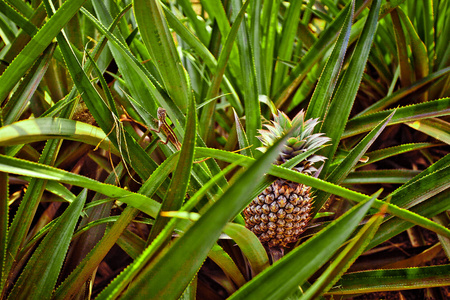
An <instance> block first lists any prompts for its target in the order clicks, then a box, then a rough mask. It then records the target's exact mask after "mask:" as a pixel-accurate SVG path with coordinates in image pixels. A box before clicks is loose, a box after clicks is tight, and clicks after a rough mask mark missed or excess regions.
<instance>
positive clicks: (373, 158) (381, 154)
mask: <svg viewBox="0 0 450 300" xmlns="http://www.w3.org/2000/svg"><path fill="white" fill-rule="evenodd" d="M437 145H438V144H433V143H413V144H403V145H399V146H394V147H389V148H384V149H379V150H375V151H372V152H368V153H366V156H367V157H368V158H369V160H368V161H367V162H365V163H360V164H358V165H356V168H360V167H362V166H365V165H369V164H372V163H374V162H377V161H380V160H383V159H385V158H388V157H392V156H395V155H399V154H402V153H406V152H410V151H416V150H421V149H426V148H429V147H433V146H437Z"/></svg>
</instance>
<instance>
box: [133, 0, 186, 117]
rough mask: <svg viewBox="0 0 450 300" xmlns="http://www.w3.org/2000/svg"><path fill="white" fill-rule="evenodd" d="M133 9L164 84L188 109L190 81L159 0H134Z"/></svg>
mask: <svg viewBox="0 0 450 300" xmlns="http://www.w3.org/2000/svg"><path fill="white" fill-rule="evenodd" d="M133 3H134V5H133V10H134V15H135V18H136V21H137V23H138V24H139V31H140V33H141V36H142V39H143V41H144V43H145V45H146V47H147V50H148V52H149V53H150V56H151V58H152V59H153V60H154V63H155V65H156V67H157V69H158V72H159V73H160V75H161V79H162V80H163V84H164V86H165V87H166V90H167V92H168V93H169V95H170V96H171V98H172V99H173V100H174V101H175V103H176V104H177V105H178V107H179V108H180V109H181V110H182V111H185V110H186V108H187V106H188V101H189V99H188V95H189V94H190V87H189V82H188V81H187V80H186V75H185V70H184V68H183V66H182V65H181V61H180V57H179V55H178V52H177V50H176V47H175V43H174V41H173V38H172V34H171V33H170V30H169V28H168V26H167V22H166V19H165V17H164V13H163V10H162V8H161V4H160V3H159V1H144V0H134V1H133Z"/></svg>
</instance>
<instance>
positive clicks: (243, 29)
mask: <svg viewBox="0 0 450 300" xmlns="http://www.w3.org/2000/svg"><path fill="white" fill-rule="evenodd" d="M248 1H250V0H247V2H248ZM231 6H232V8H233V9H232V14H233V15H234V16H236V15H237V14H236V12H238V11H240V9H241V6H242V5H241V0H232V1H231ZM249 38H250V37H249V33H248V28H247V24H246V23H245V22H241V25H240V28H239V31H238V34H237V40H236V43H237V46H238V49H239V61H240V65H241V74H240V76H242V78H245V79H246V81H245V83H244V84H243V87H242V92H243V97H244V103H245V131H246V133H247V137H248V139H249V142H250V145H251V146H252V148H253V149H255V148H256V147H257V146H258V145H259V144H260V141H259V140H258V139H257V138H256V135H257V130H258V129H261V107H260V105H259V97H258V96H259V90H260V87H258V83H257V82H258V81H257V79H256V69H255V57H254V56H253V51H252V48H251V43H250V41H249Z"/></svg>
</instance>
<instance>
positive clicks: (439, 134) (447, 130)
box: [406, 118, 450, 145]
mask: <svg viewBox="0 0 450 300" xmlns="http://www.w3.org/2000/svg"><path fill="white" fill-rule="evenodd" d="M406 125H408V126H409V127H411V128H414V129H416V130H418V131H420V132H423V133H426V134H428V135H429V136H432V137H434V138H435V139H437V140H440V141H442V142H444V143H446V144H447V145H450V123H448V122H445V121H443V120H441V119H437V118H430V119H424V120H418V121H415V122H406Z"/></svg>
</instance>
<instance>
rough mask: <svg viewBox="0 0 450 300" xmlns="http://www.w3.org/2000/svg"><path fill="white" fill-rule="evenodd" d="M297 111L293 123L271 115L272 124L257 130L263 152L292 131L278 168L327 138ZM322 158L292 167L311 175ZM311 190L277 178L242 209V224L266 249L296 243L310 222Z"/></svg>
mask: <svg viewBox="0 0 450 300" xmlns="http://www.w3.org/2000/svg"><path fill="white" fill-rule="evenodd" d="M304 116H305V114H304V112H303V111H300V112H299V113H298V114H297V115H296V116H295V117H294V118H293V119H292V121H291V120H290V119H289V117H288V116H287V115H286V114H284V113H283V112H280V111H278V115H274V121H272V122H271V124H267V125H265V127H266V130H259V133H260V134H261V136H259V137H258V139H259V140H260V141H261V142H262V143H263V147H260V148H258V149H257V150H260V151H262V152H264V151H265V150H266V149H267V148H268V147H270V146H271V145H272V144H273V143H274V142H275V141H276V140H277V139H279V138H280V137H281V136H282V135H283V133H284V132H286V131H287V130H289V129H291V128H294V132H293V135H292V136H293V137H292V138H290V139H288V141H287V144H286V145H285V146H284V148H283V150H282V151H281V153H280V155H279V157H278V158H277V161H276V164H277V165H281V164H283V163H285V162H286V161H288V160H290V159H291V158H293V157H295V156H296V155H299V154H301V153H303V152H305V151H308V150H310V149H313V148H314V149H315V148H320V147H322V146H323V145H324V144H325V143H327V142H328V141H330V139H329V138H328V137H326V136H324V135H323V134H322V133H316V134H313V131H314V127H315V126H316V125H317V124H318V123H319V121H318V119H309V120H306V121H305V120H304ZM324 160H325V157H323V156H320V155H315V154H313V155H311V156H309V157H308V158H307V159H305V160H303V161H302V162H300V163H299V164H298V165H296V166H295V167H294V170H296V171H297V172H301V173H305V174H310V175H314V174H315V173H316V172H317V168H316V167H317V164H318V163H323V161H324ZM310 189H311V188H310V187H308V186H306V185H304V184H298V183H296V182H292V181H289V180H284V179H281V178H278V179H276V180H275V181H274V182H273V183H272V184H271V185H270V186H269V187H267V188H266V189H265V190H264V191H263V192H262V193H261V194H259V196H258V197H256V198H255V199H254V200H253V201H252V202H251V203H250V204H249V205H248V206H247V207H246V208H245V210H244V216H245V224H246V227H247V228H248V229H250V230H251V231H252V232H253V233H254V234H255V235H256V236H258V238H259V240H260V241H261V243H263V244H264V245H267V246H268V247H269V248H276V247H277V248H282V247H286V246H287V245H288V244H291V243H294V242H296V241H297V240H298V238H299V236H300V234H301V233H302V232H303V231H304V230H305V227H306V224H307V223H308V221H309V218H310V215H309V212H310V210H311V205H312V204H311V196H310V193H309V192H310Z"/></svg>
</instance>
